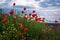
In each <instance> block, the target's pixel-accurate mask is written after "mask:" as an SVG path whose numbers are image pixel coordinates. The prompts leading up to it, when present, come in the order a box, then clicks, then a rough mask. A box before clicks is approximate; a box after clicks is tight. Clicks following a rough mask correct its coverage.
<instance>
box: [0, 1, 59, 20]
mask: <svg viewBox="0 0 60 40" xmlns="http://www.w3.org/2000/svg"><path fill="white" fill-rule="evenodd" d="M14 2H15V3H16V5H19V6H20V5H24V6H31V7H35V10H37V14H38V15H39V16H40V17H45V18H46V20H51V21H53V20H56V19H58V18H59V17H60V8H59V7H60V0H0V7H1V5H3V7H4V6H7V7H10V6H13V5H12V4H13V3H14ZM32 10H33V9H32Z"/></svg>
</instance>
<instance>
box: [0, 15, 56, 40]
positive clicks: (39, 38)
mask: <svg viewBox="0 0 60 40" xmlns="http://www.w3.org/2000/svg"><path fill="white" fill-rule="evenodd" d="M14 16H15V17H16V19H17V20H14V19H13V17H14ZM0 17H1V18H2V20H3V18H7V22H6V23H4V22H2V20H0V40H55V35H54V31H53V30H52V29H51V28H49V27H46V25H45V23H40V22H36V21H31V20H25V19H24V18H23V17H19V16H18V15H8V16H2V15H1V14H0ZM18 23H21V24H22V25H23V27H24V28H25V27H27V28H28V32H25V31H24V28H23V29H20V27H19V26H18ZM20 32H22V33H23V37H20V36H19V35H18V34H19V33H20Z"/></svg>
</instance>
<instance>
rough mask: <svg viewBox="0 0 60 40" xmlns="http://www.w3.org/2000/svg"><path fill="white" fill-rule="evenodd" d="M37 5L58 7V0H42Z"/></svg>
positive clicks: (59, 0)
mask: <svg viewBox="0 0 60 40" xmlns="http://www.w3.org/2000/svg"><path fill="white" fill-rule="evenodd" d="M39 5H40V6H41V7H50V6H51V7H52V6H56V7H60V0H45V1H43V2H40V3H39Z"/></svg>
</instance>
